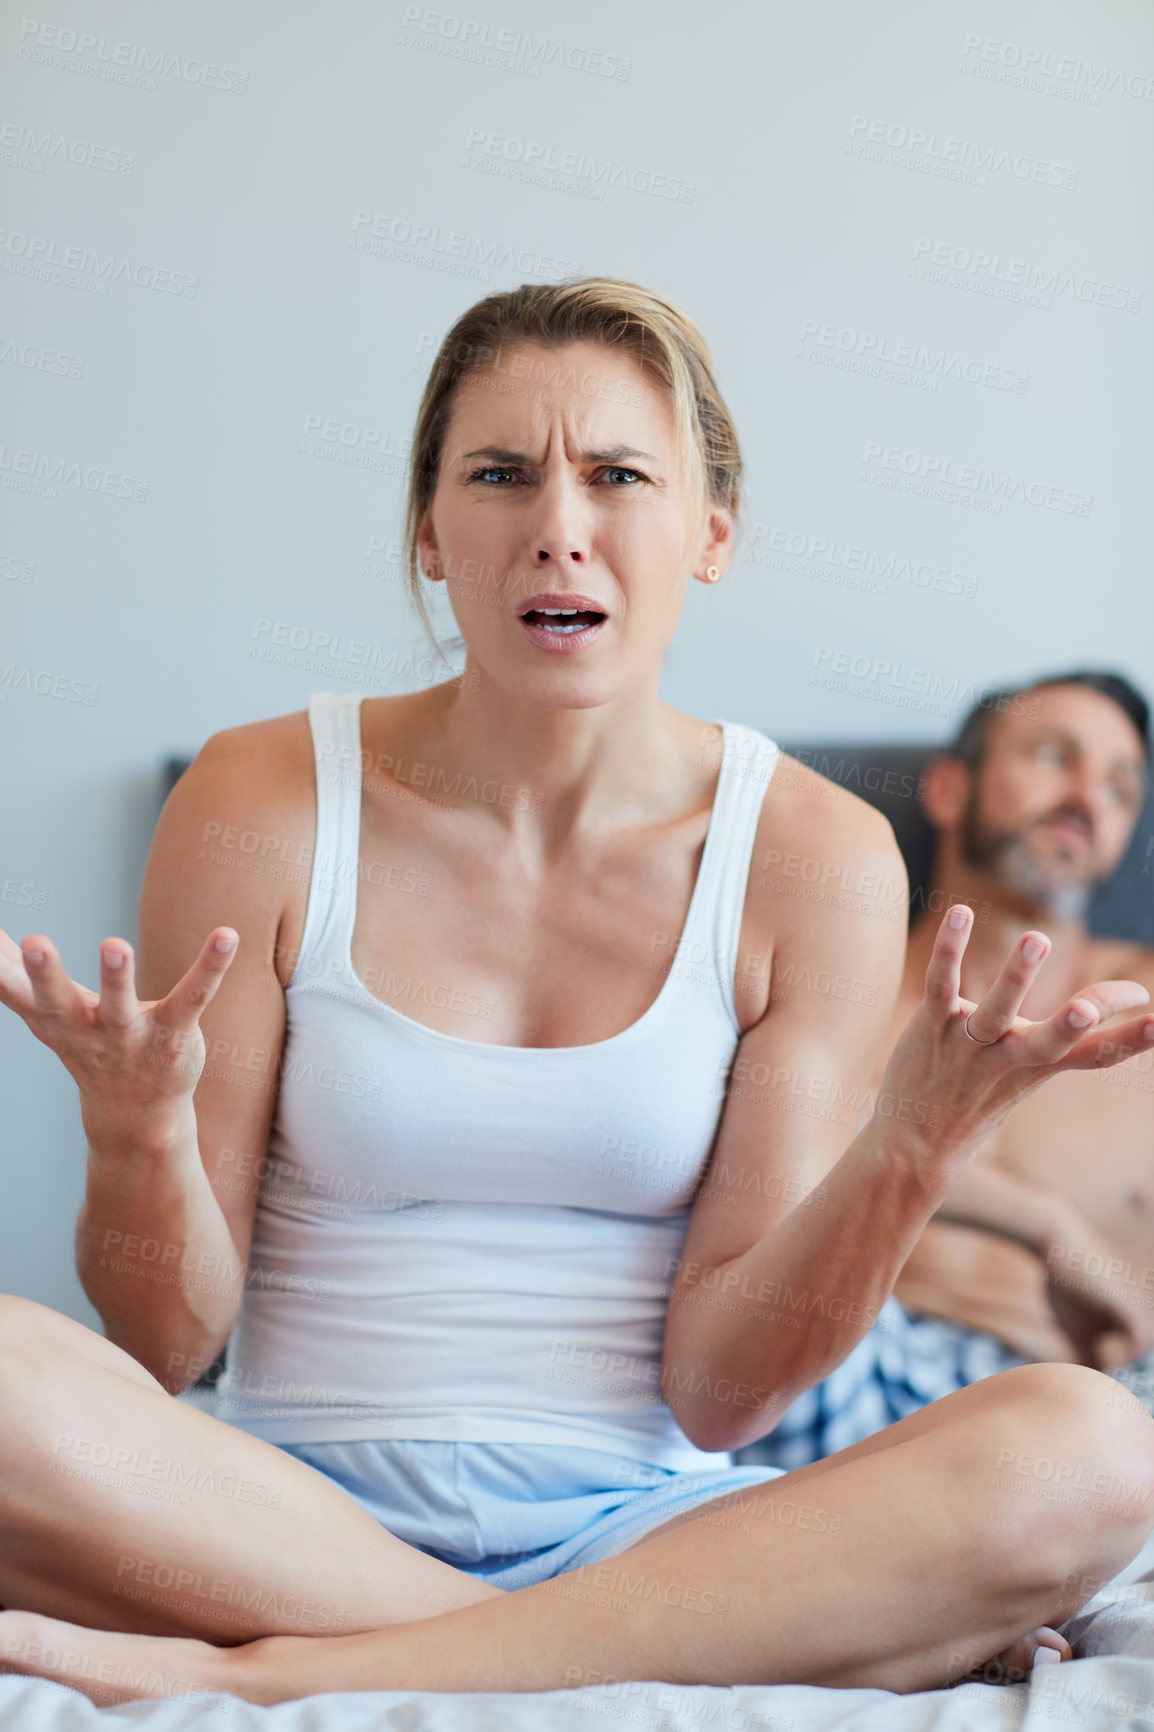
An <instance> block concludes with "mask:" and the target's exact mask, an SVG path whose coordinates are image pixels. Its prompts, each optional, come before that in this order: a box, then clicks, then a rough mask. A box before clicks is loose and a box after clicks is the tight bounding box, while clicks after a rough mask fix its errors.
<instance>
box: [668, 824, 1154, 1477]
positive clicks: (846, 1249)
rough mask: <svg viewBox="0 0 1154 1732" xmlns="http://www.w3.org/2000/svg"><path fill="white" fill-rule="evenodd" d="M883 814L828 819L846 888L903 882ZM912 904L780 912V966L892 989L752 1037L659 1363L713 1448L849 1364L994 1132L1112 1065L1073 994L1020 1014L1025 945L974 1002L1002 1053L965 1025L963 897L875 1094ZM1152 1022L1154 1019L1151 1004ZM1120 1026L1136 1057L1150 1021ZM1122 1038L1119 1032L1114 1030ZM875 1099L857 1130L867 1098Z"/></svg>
mask: <svg viewBox="0 0 1154 1732" xmlns="http://www.w3.org/2000/svg"><path fill="white" fill-rule="evenodd" d="M859 805H860V803H858V802H854V806H855V807H858V806H859ZM828 811H829V808H827V812H828ZM835 817H836V819H837V825H836V833H834V831H835V825H834V823H833V820H834V818H835ZM875 817H876V815H874V814H869V815H868V817H867V816H866V815H865V808H861V809H860V810H854V809H849V810H841V811H838V810H835V811H834V812H831V813H830V814H829V818H828V819H826V820H823V822H822V826H821V833H820V835H819V836H817V837H813V838H811V840H810V843H809V849H810V853H811V854H812V856H813V857H814V858H815V859H817V860H818V861H819V862H820V860H821V858H822V857H827V858H829V859H830V860H831V861H832V862H833V863H834V864H835V865H836V864H837V862H838V861H839V860H841V861H844V862H845V863H846V866H845V872H846V873H847V874H848V880H846V879H843V881H848V882H849V883H850V884H851V885H852V884H853V883H859V884H860V883H864V882H867V881H869V882H884V881H885V879H886V878H887V877H888V879H889V880H890V882H891V883H892V879H893V874H894V866H893V861H892V857H891V858H890V862H889V866H888V872H887V867H886V855H887V846H888V848H893V843H892V839H891V840H890V841H889V843H888V845H887V843H886V842H885V840H884V839H883V838H882V837H880V836H879V834H878V831H877V828H876V825H875V824H874V823H873V822H872V820H873V819H874V818H875ZM878 822H879V823H880V822H881V821H880V820H878ZM800 828H801V829H802V831H803V833H804V823H801V824H800ZM885 829H886V831H887V833H888V826H885ZM801 851H802V853H803V854H804V853H805V843H804V841H803V843H802V847H801ZM894 852H895V853H896V849H895V850H894ZM898 870H899V871H900V866H899V867H898ZM899 907H900V908H901V910H902V913H903V925H902V928H901V936H900V937H897V938H896V941H895V935H894V933H893V929H892V926H890V925H889V923H888V922H887V921H886V920H885V919H884V917H883V911H882V898H880V897H879V898H878V899H877V900H876V903H875V905H874V906H873V907H871V906H870V903H869V901H868V899H867V898H864V897H862V896H860V895H859V896H857V897H855V898H851V897H850V896H849V895H848V894H846V895H841V896H840V897H839V898H838V899H836V900H834V899H827V900H825V901H824V902H822V903H818V902H816V901H815V902H814V903H813V904H812V905H805V906H803V907H802V908H801V909H799V910H797V911H796V912H795V911H794V910H792V909H789V908H787V907H779V908H777V909H775V910H774V911H773V914H772V919H773V923H774V927H775V931H776V933H777V945H776V957H779V958H781V959H783V960H782V962H781V966H780V968H779V965H778V961H777V960H776V959H775V965H774V968H775V977H777V976H779V975H780V974H788V975H790V976H791V977H792V978H808V979H809V980H810V981H817V980H819V979H821V980H827V979H829V978H831V977H832V978H835V979H836V978H839V977H840V978H842V979H846V978H850V979H858V980H865V981H869V980H870V979H873V980H876V981H877V982H878V986H879V990H878V995H877V1004H876V1006H875V1007H872V1008H871V1009H870V1011H869V1014H868V1016H866V1015H863V1014H862V1008H863V1007H862V1006H861V1005H858V1004H853V1003H852V1001H851V1000H850V999H849V998H844V999H842V1000H840V1001H839V1000H836V999H835V998H834V997H833V996H832V994H825V995H824V996H823V995H821V994H819V993H817V992H816V991H813V990H811V991H810V992H809V993H808V994H807V993H804V992H795V993H791V994H790V995H789V996H788V997H786V998H785V999H784V1000H782V1001H780V1002H779V1003H777V1004H774V1003H771V1006H770V1009H769V1011H768V1012H767V1014H766V1015H765V1016H764V1017H763V1018H762V1019H761V1020H760V1021H759V1022H758V1023H757V1024H756V1025H755V1026H754V1027H753V1028H751V1029H750V1030H749V1031H748V1032H747V1034H746V1035H745V1036H744V1037H743V1039H742V1041H741V1044H740V1046H739V1048H738V1055H737V1059H736V1062H735V1065H734V1070H733V1076H732V1079H731V1086H730V1094H729V1099H728V1101H727V1104H726V1108H725V1112H724V1114H723V1118H722V1123H721V1126H720V1129H719V1134H718V1143H717V1148H716V1150H715V1154H714V1157H713V1162H712V1165H711V1168H710V1171H709V1174H708V1175H707V1178H706V1181H705V1184H704V1185H703V1187H702V1190H701V1192H700V1194H699V1197H698V1200H697V1203H696V1205H695V1208H694V1213H693V1216H692V1218H691V1221H690V1226H689V1231H688V1234H687V1237H686V1241H685V1247H684V1253H683V1257H682V1260H681V1263H680V1266H679V1268H678V1269H677V1271H676V1279H675V1282H674V1286H673V1290H672V1293H671V1298H670V1306H669V1317H668V1324H667V1330H666V1346H665V1359H664V1364H663V1369H662V1387H663V1389H664V1391H665V1394H666V1399H667V1400H668V1401H669V1403H670V1406H671V1407H672V1409H673V1411H674V1413H675V1414H676V1416H677V1418H678V1420H679V1422H680V1424H681V1426H682V1428H683V1429H684V1430H685V1431H686V1433H687V1435H688V1436H689V1437H690V1438H691V1439H692V1440H693V1441H694V1442H695V1443H697V1444H699V1445H700V1446H701V1447H704V1448H707V1449H733V1448H738V1447H740V1446H741V1445H742V1444H745V1443H748V1442H751V1441H753V1440H754V1439H755V1438H757V1437H760V1436H763V1435H764V1434H765V1433H766V1432H767V1431H769V1430H771V1429H772V1427H773V1424H774V1422H775V1420H776V1418H777V1417H778V1416H780V1414H781V1413H782V1412H783V1411H784V1409H785V1408H786V1407H788V1405H789V1404H790V1403H791V1402H792V1401H793V1400H794V1399H796V1397H797V1395H798V1394H800V1393H801V1392H802V1391H803V1390H805V1389H807V1388H810V1387H812V1385H813V1384H815V1383H817V1382H819V1381H820V1380H821V1379H822V1378H823V1377H824V1376H826V1375H827V1374H828V1372H829V1371H831V1370H832V1369H833V1368H834V1367H835V1366H836V1365H838V1364H840V1363H841V1361H842V1360H843V1359H844V1358H845V1356H846V1355H847V1354H848V1353H849V1352H850V1351H851V1349H852V1348H853V1347H854V1346H855V1345H856V1343H857V1341H858V1340H860V1338H861V1337H862V1336H863V1335H864V1334H865V1332H866V1330H867V1329H868V1328H869V1327H870V1326H871V1324H872V1323H873V1322H874V1321H875V1320H876V1317H877V1315H878V1312H879V1310H880V1308H881V1306H882V1304H884V1302H885V1300H886V1298H887V1297H888V1296H889V1293H890V1291H891V1289H892V1287H893V1283H894V1281H895V1279H896V1277H897V1274H898V1272H899V1271H900V1269H901V1266H902V1264H903V1263H904V1262H905V1260H906V1258H907V1257H908V1256H909V1254H910V1252H911V1250H912V1249H913V1246H914V1244H915V1242H916V1240H917V1238H918V1236H919V1235H920V1233H921V1231H922V1229H923V1227H924V1226H925V1223H926V1221H927V1220H928V1219H929V1217H930V1216H931V1215H932V1214H933V1213H934V1212H935V1211H936V1210H937V1209H938V1208H940V1207H941V1205H942V1204H943V1203H944V1202H945V1200H946V1197H947V1195H948V1194H949V1191H950V1189H951V1187H952V1186H953V1184H954V1183H955V1181H956V1180H957V1178H958V1176H959V1174H960V1173H961V1171H962V1170H963V1168H964V1167H965V1165H966V1164H967V1163H968V1161H969V1160H970V1158H971V1157H972V1155H973V1153H974V1151H975V1150H976V1149H977V1147H978V1146H979V1145H980V1144H981V1142H983V1141H984V1140H985V1138H986V1137H987V1136H988V1135H989V1133H990V1131H991V1130H992V1129H993V1127H994V1125H995V1124H996V1123H998V1122H1000V1120H1001V1119H1002V1118H1004V1117H1005V1116H1006V1114H1007V1113H1008V1112H1009V1111H1010V1110H1011V1109H1012V1107H1013V1105H1014V1104H1015V1103H1016V1101H1017V1100H1019V1099H1021V1098H1022V1096H1023V1095H1024V1094H1026V1093H1028V1092H1030V1091H1031V1090H1032V1089H1033V1088H1035V1087H1037V1086H1038V1085H1039V1084H1040V1082H1041V1081H1043V1080H1044V1078H1045V1077H1046V1076H1048V1075H1052V1074H1056V1072H1057V1070H1059V1069H1061V1068H1066V1067H1067V1066H1069V1065H1072V1064H1085V1065H1089V1064H1091V1063H1094V1062H1101V1056H1102V1055H1099V1056H1098V1057H1097V1058H1095V1055H1094V1050H1093V1049H1094V1047H1095V1045H1096V1044H1100V1042H1096V1040H1095V1037H1094V1036H1093V1035H1089V1036H1084V1035H1083V1034H1082V1031H1080V1030H1074V1029H1073V1028H1071V1027H1068V1026H1066V1025H1064V1024H1063V1023H1062V1018H1063V1017H1064V1016H1065V1014H1066V1011H1067V1010H1068V1009H1069V1006H1067V1007H1065V1009H1064V1010H1063V1012H1060V1013H1059V1014H1058V1015H1057V1016H1056V1017H1054V1018H1051V1019H1050V1021H1049V1022H1048V1023H1044V1024H1029V1023H1025V1022H1023V1021H1022V1020H1021V1019H1016V1018H1015V1015H1014V1013H1015V1012H1016V1008H1017V1004H1018V1003H1020V1001H1021V997H1022V996H1023V995H1024V992H1025V990H1026V986H1027V985H1028V983H1029V981H1030V980H1031V979H1032V978H1033V977H1034V975H1035V974H1036V972H1037V969H1038V967H1039V966H1040V963H1039V962H1034V963H1030V962H1027V961H1026V959H1025V958H1024V956H1023V955H1022V952H1021V946H1020V945H1019V946H1018V947H1017V949H1016V950H1015V952H1014V954H1013V956H1012V958H1011V960H1010V962H1009V963H1008V964H1007V967H1006V969H1005V970H1004V971H1003V975H1002V976H1000V977H999V981H998V982H997V983H995V986H994V987H993V988H991V991H990V993H989V994H987V996H986V999H985V1000H983V1007H982V1011H981V1013H980V1017H979V1013H977V1012H975V1026H976V1027H977V1031H978V1032H979V1033H981V1034H983V1038H987V1036H986V1033H985V1031H986V1030H994V1029H998V1028H1006V1029H1009V1032H1008V1033H1005V1034H1003V1035H1002V1036H1001V1037H1000V1038H998V1039H997V1040H996V1041H995V1042H993V1043H992V1044H991V1045H990V1046H981V1045H978V1044H977V1043H975V1042H974V1041H973V1040H971V1039H969V1038H968V1037H967V1036H966V1035H965V1033H964V1032H963V1024H964V1022H965V1020H966V1015H967V1014H968V1013H969V1012H970V1010H971V1009H972V1008H973V1007H972V1006H971V1005H970V1004H969V1003H968V1002H967V1001H964V1000H960V999H959V997H958V990H957V980H958V971H959V968H960V960H961V955H962V952H963V950H964V948H965V941H966V938H967V937H968V932H969V920H970V916H969V912H968V910H965V909H962V910H961V915H962V916H963V924H962V927H961V928H960V929H957V928H950V927H948V926H947V925H946V923H945V922H943V927H942V930H941V932H940V933H939V938H938V945H937V948H936V949H935V953H934V959H933V962H932V963H931V968H930V971H929V975H928V977H927V997H926V999H925V1000H924V1001H923V1004H922V1005H921V1007H920V1008H919V1010H918V1012H917V1013H916V1015H915V1017H914V1019H913V1021H912V1022H911V1024H910V1025H909V1027H908V1028H907V1029H906V1031H905V1032H904V1033H903V1035H902V1036H901V1038H900V1040H899V1041H898V1044H897V1046H896V1048H895V1050H894V1053H893V1055H892V1056H891V1059H890V1062H889V1064H888V1066H887V1068H886V1071H885V1075H884V1077H883V1080H882V1084H881V1087H880V1090H878V1091H877V1094H876V1097H871V1094H870V1092H869V1091H868V1089H867V1088H866V1085H865V1081H864V1079H865V1078H867V1077H868V1076H870V1074H871V1072H872V1066H873V1063H874V1059H875V1057H876V1054H877V1052H878V1050H879V1045H880V1042H881V1040H883V1039H884V1038H885V1031H886V1028H887V1024H888V1018H889V1013H890V1009H891V1006H892V1001H893V996H894V993H895V992H896V976H897V973H898V972H900V966H901V950H902V948H903V940H904V899H903V901H902V903H901V904H899ZM951 912H953V911H951ZM887 926H888V927H889V935H888V936H886V935H885V933H884V930H883V929H885V928H886V927H887ZM799 971H801V972H800V973H799ZM1087 996H1088V998H1089V1005H1088V1006H1086V1008H1089V1009H1090V1010H1091V1012H1092V1013H1093V1014H1099V1013H1101V1014H1110V1013H1112V1012H1113V1011H1115V1010H1120V1009H1124V1008H1129V1007H1131V1006H1133V1005H1135V1004H1138V1003H1141V1002H1144V1001H1145V998H1146V996H1147V995H1146V993H1145V991H1144V989H1142V988H1141V987H1139V986H1136V985H1134V984H1133V983H1129V984H1128V985H1127V986H1126V987H1124V988H1116V987H1110V988H1106V987H1103V986H1099V987H1098V988H1096V989H1093V990H1090V991H1089V992H1088V994H1082V995H1080V997H1079V1000H1078V1003H1079V1004H1082V1003H1083V1000H1085V999H1086V998H1087ZM1007 1006H1010V1007H1011V1008H1010V1009H1009V1014H1008V1015H1007V1014H1006V1007H1007ZM982 1019H984V1020H982ZM1147 1021H1149V1023H1150V1025H1151V1026H1152V1027H1154V1017H1152V1018H1148V1019H1147ZM1011 1024H1013V1026H1012V1027H1011ZM1124 1032H1125V1033H1126V1035H1127V1038H1128V1039H1131V1040H1132V1043H1133V1044H1132V1045H1131V1050H1133V1049H1134V1046H1135V1045H1139V1044H1140V1042H1141V1035H1140V1029H1139V1027H1138V1025H1137V1024H1135V1025H1134V1026H1133V1027H1130V1026H1129V1025H1128V1027H1127V1029H1126V1031H1124ZM1109 1034H1110V1035H1112V1036H1114V1037H1115V1040H1114V1045H1115V1046H1117V1045H1119V1044H1120V1043H1119V1041H1118V1039H1117V1037H1118V1035H1119V1030H1118V1029H1111V1030H1110V1031H1109ZM1141 1044H1145V1043H1144V1042H1141ZM995 1048H996V1051H995ZM766 1080H768V1086H765V1085H766ZM759 1081H760V1082H762V1086H760V1087H759V1086H758V1083H759ZM871 1107H872V1110H873V1116H872V1117H871V1118H870V1119H869V1121H868V1123H867V1124H866V1125H865V1126H864V1128H863V1129H862V1130H861V1132H860V1133H859V1134H858V1135H857V1136H856V1137H853V1138H852V1140H850V1138H851V1133H852V1130H853V1126H854V1124H855V1123H857V1122H858V1118H859V1116H860V1112H861V1110H862V1109H863V1108H864V1109H865V1110H869V1109H870V1108H871ZM847 1143H848V1146H847ZM843 1151H844V1152H843ZM839 1155H840V1158H839Z"/></svg>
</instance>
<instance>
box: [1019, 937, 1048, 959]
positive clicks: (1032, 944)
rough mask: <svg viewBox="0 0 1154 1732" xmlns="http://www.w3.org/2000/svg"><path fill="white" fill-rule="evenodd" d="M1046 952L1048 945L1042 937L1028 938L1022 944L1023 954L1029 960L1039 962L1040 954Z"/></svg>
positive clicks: (1042, 954)
mask: <svg viewBox="0 0 1154 1732" xmlns="http://www.w3.org/2000/svg"><path fill="white" fill-rule="evenodd" d="M1045 954H1046V946H1045V945H1044V944H1043V943H1042V940H1041V939H1040V938H1027V940H1026V942H1025V943H1024V944H1023V946H1022V955H1023V956H1024V957H1025V959H1026V961H1027V962H1037V960H1038V958H1039V957H1040V956H1044V955H1045Z"/></svg>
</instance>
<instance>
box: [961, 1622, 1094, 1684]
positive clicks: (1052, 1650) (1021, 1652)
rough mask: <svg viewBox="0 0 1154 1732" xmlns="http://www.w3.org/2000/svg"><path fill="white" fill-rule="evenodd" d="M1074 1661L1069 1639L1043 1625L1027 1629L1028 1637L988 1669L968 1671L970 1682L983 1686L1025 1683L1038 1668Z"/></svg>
mask: <svg viewBox="0 0 1154 1732" xmlns="http://www.w3.org/2000/svg"><path fill="white" fill-rule="evenodd" d="M1073 1658H1074V1650H1073V1649H1072V1648H1071V1646H1070V1644H1069V1642H1067V1640H1066V1638H1065V1636H1060V1635H1059V1634H1058V1632H1057V1630H1051V1629H1050V1627H1049V1625H1048V1624H1039V1625H1038V1627H1037V1629H1036V1630H1027V1631H1026V1634H1025V1635H1024V1636H1019V1637H1018V1639H1017V1641H1016V1642H1011V1643H1010V1646H1009V1647H1008V1648H1003V1649H1002V1652H1001V1653H1000V1654H995V1655H994V1657H993V1659H992V1660H987V1661H986V1663H985V1665H984V1666H975V1667H974V1669H973V1671H972V1672H967V1674H966V1680H967V1681H970V1682H976V1683H981V1684H1021V1683H1024V1682H1025V1680H1026V1679H1027V1678H1028V1677H1029V1676H1030V1673H1031V1672H1032V1671H1033V1669H1034V1667H1035V1666H1046V1665H1052V1666H1056V1665H1058V1664H1059V1663H1060V1662H1061V1661H1062V1660H1072V1659H1073Z"/></svg>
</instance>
